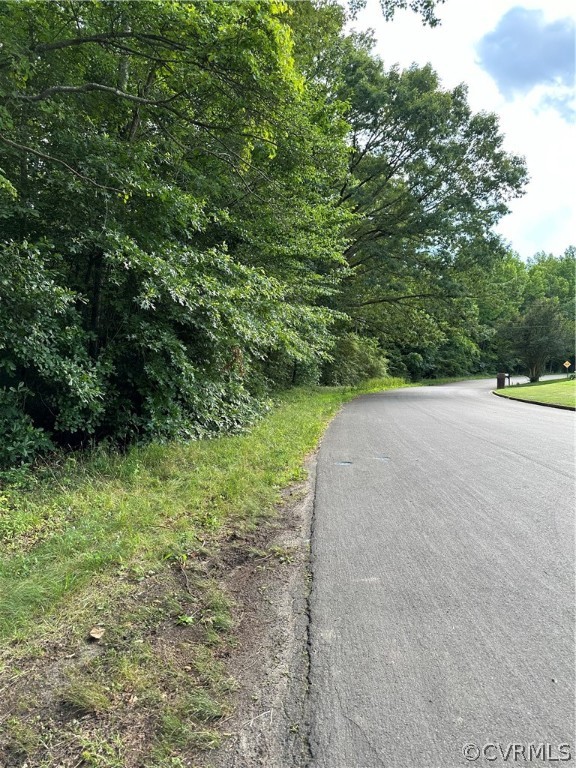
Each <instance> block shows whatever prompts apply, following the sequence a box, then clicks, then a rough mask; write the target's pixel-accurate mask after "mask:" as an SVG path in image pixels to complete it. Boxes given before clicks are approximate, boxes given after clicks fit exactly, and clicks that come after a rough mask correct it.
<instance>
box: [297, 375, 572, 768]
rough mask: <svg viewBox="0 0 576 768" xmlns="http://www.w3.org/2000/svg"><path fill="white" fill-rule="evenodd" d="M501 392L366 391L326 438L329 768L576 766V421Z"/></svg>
mask: <svg viewBox="0 0 576 768" xmlns="http://www.w3.org/2000/svg"><path fill="white" fill-rule="evenodd" d="M491 387H493V382H492V381H490V382H487V381H474V382H464V383H461V384H454V385H448V386H443V387H421V388H417V389H404V390H396V391H393V392H387V393H383V394H381V395H372V396H367V397H362V398H360V399H358V400H355V401H353V402H352V403H350V404H348V405H347V406H346V407H345V408H344V410H343V411H342V413H341V414H340V415H339V416H338V417H337V418H336V419H335V421H334V422H333V423H332V425H331V426H330V428H329V430H328V432H327V434H326V436H325V438H324V441H323V443H322V447H321V450H320V456H319V463H318V480H317V495H316V509H315V523H314V531H313V539H312V557H313V591H312V598H311V635H310V642H311V646H310V649H311V675H310V682H311V688H310V703H311V719H312V722H311V749H312V755H313V757H312V761H311V763H310V766H311V767H312V766H313V768H376V766H378V768H380V767H386V768H388V767H390V768H456V767H460V766H465V765H469V766H470V765H476V766H483V767H484V768H486V766H498V765H500V766H510V765H523V766H527V765H529V766H532V767H533V768H534V767H537V766H548V768H549V767H550V766H551V765H567V766H571V765H576V760H574V759H571V760H568V761H566V760H565V758H566V756H567V748H566V747H564V748H560V745H562V744H565V743H569V744H570V748H571V754H572V755H573V756H576V745H575V744H574V727H573V726H574V645H575V643H574V487H575V486H574V414H573V413H572V412H570V411H560V410H555V409H552V408H543V407H540V406H535V405H528V404H524V403H520V402H515V401H509V400H505V399H502V398H497V397H494V395H492V394H490V388H491ZM540 743H543V744H545V745H550V746H545V747H544V749H545V752H544V753H543V755H542V754H540V756H538V752H537V751H536V752H534V751H533V752H532V753H530V751H529V750H530V746H529V745H530V744H534V745H538V744H540ZM466 744H475V745H477V746H478V747H479V748H480V749H482V748H483V747H484V746H485V745H501V746H500V747H499V746H494V747H492V746H486V751H485V752H484V753H483V754H481V756H480V757H479V759H478V760H476V761H467V760H466V759H465V758H464V756H463V753H462V750H463V747H464V745H466ZM509 744H518V745H524V748H525V755H526V757H531V758H532V759H531V760H530V761H528V760H527V761H526V762H524V761H523V760H521V759H520V758H521V755H522V753H521V752H520V751H517V752H516V758H517V759H516V760H514V759H513V753H509V754H508V759H507V760H504V759H503V756H502V754H501V753H500V752H499V750H500V749H502V750H504V754H506V749H508V745H509ZM536 749H538V748H537V747H536ZM469 754H470V756H471V757H472V756H474V754H475V752H474V749H473V748H470V753H469ZM494 758H496V759H494ZM552 758H556V760H554V759H552ZM559 758H563V759H559Z"/></svg>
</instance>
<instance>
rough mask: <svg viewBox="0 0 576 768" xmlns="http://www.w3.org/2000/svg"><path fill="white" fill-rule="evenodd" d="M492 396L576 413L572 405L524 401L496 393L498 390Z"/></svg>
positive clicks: (493, 391)
mask: <svg viewBox="0 0 576 768" xmlns="http://www.w3.org/2000/svg"><path fill="white" fill-rule="evenodd" d="M492 394H493V395H496V397H503V398H504V399H505V400H516V402H517V403H528V405H543V406H544V407H545V408H556V409H557V410H560V411H576V407H574V406H572V405H558V404H557V403H539V402H537V401H536V400H524V399H523V398H521V397H510V395H505V394H504V393H503V392H496V390H494V389H493V390H492Z"/></svg>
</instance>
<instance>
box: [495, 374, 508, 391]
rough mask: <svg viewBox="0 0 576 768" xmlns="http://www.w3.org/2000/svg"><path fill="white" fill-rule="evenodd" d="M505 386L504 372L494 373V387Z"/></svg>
mask: <svg viewBox="0 0 576 768" xmlns="http://www.w3.org/2000/svg"><path fill="white" fill-rule="evenodd" d="M505 386H506V374H505V373H497V374H496V389H504V387H505Z"/></svg>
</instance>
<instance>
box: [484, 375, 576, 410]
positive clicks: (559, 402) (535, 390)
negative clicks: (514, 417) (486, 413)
mask: <svg viewBox="0 0 576 768" xmlns="http://www.w3.org/2000/svg"><path fill="white" fill-rule="evenodd" d="M498 394H499V395H500V396H502V397H509V398H512V399H515V400H523V401H527V402H533V403H541V404H543V405H553V406H561V407H563V408H571V409H573V410H574V409H575V408H576V381H574V380H569V379H562V380H555V381H538V382H534V383H530V384H515V385H514V386H512V387H506V388H505V389H499V390H498Z"/></svg>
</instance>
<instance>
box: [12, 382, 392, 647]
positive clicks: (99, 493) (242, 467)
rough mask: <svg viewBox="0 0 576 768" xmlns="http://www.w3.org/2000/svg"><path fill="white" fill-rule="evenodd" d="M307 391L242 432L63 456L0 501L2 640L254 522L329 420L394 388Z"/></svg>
mask: <svg viewBox="0 0 576 768" xmlns="http://www.w3.org/2000/svg"><path fill="white" fill-rule="evenodd" d="M402 383H403V382H402V381H401V380H398V379H389V380H382V381H373V382H368V383H367V384H366V385H365V386H364V387H362V388H357V389H353V388H344V387H333V388H327V387H323V388H319V387H318V388H307V389H296V390H292V391H290V392H288V393H286V394H285V395H283V396H282V397H281V398H280V399H279V401H278V402H277V403H276V405H275V406H274V407H273V408H272V409H271V411H270V413H269V414H268V415H267V416H266V417H265V418H264V419H262V420H261V421H260V422H259V423H258V424H256V426H254V427H253V428H252V429H251V431H249V432H248V433H245V434H241V435H235V436H229V437H221V438H217V439H213V440H201V441H197V442H191V443H187V444H176V443H173V444H168V445H149V446H147V447H134V448H132V449H131V450H130V451H129V452H128V453H127V454H126V455H119V454H113V453H106V452H99V453H96V454H94V455H92V456H91V457H89V458H85V459H82V458H78V457H76V456H72V457H69V458H68V459H67V460H66V461H64V463H63V465H62V466H60V467H56V468H50V469H49V470H47V471H45V473H44V476H43V477H40V478H39V479H38V480H37V482H36V485H35V486H33V487H32V488H30V489H27V490H18V489H16V490H14V489H12V490H5V491H4V492H3V494H2V495H1V496H0V547H1V549H2V555H1V556H0V639H2V638H4V639H8V638H10V637H12V636H14V634H15V633H18V635H19V636H23V635H24V636H25V635H26V633H27V629H26V628H27V627H28V629H30V628H33V627H34V623H35V621H36V620H37V619H38V617H41V616H45V615H46V614H47V613H48V614H50V613H52V612H54V611H56V610H57V609H58V607H59V606H60V605H62V604H63V603H64V602H65V601H66V600H67V599H68V598H69V596H70V595H72V594H74V593H77V592H79V591H81V590H82V589H84V588H85V587H86V586H87V585H88V583H89V582H90V581H91V579H93V577H94V576H95V575H96V574H100V573H104V572H113V571H115V570H118V569H119V568H130V569H132V571H136V572H137V571H138V570H140V571H141V572H142V573H145V572H146V571H148V570H150V569H154V568H158V567H160V566H161V564H162V562H163V561H164V560H165V559H167V558H170V557H178V556H180V555H181V554H182V553H189V552H195V551H197V550H198V549H199V548H200V547H201V544H202V541H203V539H204V538H206V536H210V535H213V534H215V533H217V532H218V531H219V530H220V529H221V528H222V526H224V525H226V524H228V523H235V524H240V523H241V524H243V525H246V526H250V525H256V524H257V523H258V521H259V520H260V519H261V518H262V517H265V516H266V515H268V514H270V512H271V511H272V509H273V507H274V505H275V503H276V502H277V501H278V500H279V491H280V489H281V488H282V487H284V486H286V485H288V484H289V483H290V482H292V481H295V480H297V479H298V478H299V477H301V476H302V472H303V470H302V460H303V458H304V456H305V455H306V454H307V453H308V452H310V451H312V450H313V449H314V447H315V446H316V444H317V442H318V439H319V437H320V435H321V434H322V431H323V430H324V428H325V426H326V424H327V422H328V421H329V420H330V419H331V417H332V416H333V415H334V413H335V412H336V411H337V410H338V408H339V407H340V406H341V405H342V403H344V402H345V401H347V400H349V399H351V398H352V397H354V396H356V395H357V394H361V393H365V392H372V391H378V390H380V389H385V388H390V387H395V386H399V385H402Z"/></svg>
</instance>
